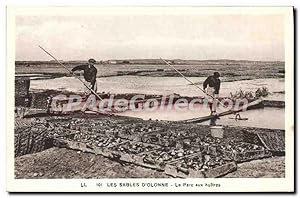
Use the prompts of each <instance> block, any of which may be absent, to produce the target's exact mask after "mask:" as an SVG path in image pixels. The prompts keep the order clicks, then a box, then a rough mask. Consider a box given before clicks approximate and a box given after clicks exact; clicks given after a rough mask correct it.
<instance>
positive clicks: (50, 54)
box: [39, 45, 103, 101]
mask: <svg viewBox="0 0 300 198" xmlns="http://www.w3.org/2000/svg"><path fill="white" fill-rule="evenodd" d="M39 48H41V50H43V51H44V52H45V53H46V54H48V55H49V56H50V57H51V58H53V59H54V60H55V61H56V62H57V63H58V64H60V65H61V66H63V68H65V69H66V70H67V71H68V72H70V73H71V74H72V75H73V76H74V77H75V78H77V79H78V80H80V82H82V84H83V85H84V86H85V87H86V88H88V89H89V90H90V91H91V92H92V93H93V94H94V95H95V96H96V97H97V98H98V99H99V100H101V101H102V100H103V99H102V98H101V97H100V96H99V95H98V94H97V93H96V92H95V91H94V90H93V89H91V88H90V87H89V86H88V85H86V84H85V82H84V81H83V80H81V79H80V78H79V77H78V76H77V75H76V74H74V73H73V72H72V71H71V70H69V69H68V68H67V67H66V66H65V65H64V64H62V63H61V62H60V61H59V60H57V59H56V58H55V57H54V56H52V54H50V53H49V52H48V51H47V50H45V49H44V48H43V47H42V46H40V45H39Z"/></svg>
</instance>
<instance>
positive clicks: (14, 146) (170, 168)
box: [6, 7, 294, 192]
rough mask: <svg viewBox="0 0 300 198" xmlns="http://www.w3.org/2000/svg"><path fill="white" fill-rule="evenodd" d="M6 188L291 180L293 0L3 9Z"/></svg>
mask: <svg viewBox="0 0 300 198" xmlns="http://www.w3.org/2000/svg"><path fill="white" fill-rule="evenodd" d="M7 91H8V92H7V130H6V135H7V191H9V192H293V191H294V21H293V7H8V8H7Z"/></svg>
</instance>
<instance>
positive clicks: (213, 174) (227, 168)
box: [204, 162, 237, 178]
mask: <svg viewBox="0 0 300 198" xmlns="http://www.w3.org/2000/svg"><path fill="white" fill-rule="evenodd" d="M236 170H237V164H236V162H230V163H227V164H224V165H222V166H218V167H216V168H213V169H208V170H207V171H205V172H204V175H205V177H206V178H217V177H221V176H224V175H226V174H228V173H231V172H233V171H236Z"/></svg>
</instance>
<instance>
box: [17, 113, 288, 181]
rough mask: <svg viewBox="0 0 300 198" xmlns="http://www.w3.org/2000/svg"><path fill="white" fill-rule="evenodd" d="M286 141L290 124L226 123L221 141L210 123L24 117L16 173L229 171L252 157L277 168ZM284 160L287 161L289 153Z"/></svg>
mask: <svg viewBox="0 0 300 198" xmlns="http://www.w3.org/2000/svg"><path fill="white" fill-rule="evenodd" d="M259 134H267V135H259ZM272 134H276V135H272ZM274 138H275V139H276V138H277V140H276V141H278V142H281V144H278V142H276V141H275V142H274ZM282 139H283V140H284V131H283V130H276V129H261V128H251V127H230V126H224V138H222V139H219V138H214V137H212V136H211V135H210V128H209V126H202V125H198V124H195V123H189V124H186V123H180V122H168V121H149V120H147V121H145V120H142V119H137V118H130V117H123V116H121V117H120V116H107V115H86V114H78V113H76V114H74V115H66V116H47V117H40V118H25V119H19V118H18V119H16V122H15V149H16V150H15V156H16V160H15V174H16V178H115V177H145V178H147V177H183V178H185V177H223V176H224V175H227V174H228V173H230V172H235V171H237V170H239V167H240V164H243V163H248V161H250V162H251V161H253V160H258V159H263V160H268V159H270V163H269V164H268V165H270V166H272V161H274V160H273V158H274V157H275V158H277V156H284V152H285V151H284V148H285V147H284V141H283V142H282ZM272 142H273V144H272ZM278 145H279V146H278ZM47 157H48V160H46V161H45V158H47ZM75 157H79V159H82V160H81V161H80V162H79V160H77V159H75ZM283 158H284V157H283ZM51 159H52V160H51ZM98 160H101V163H100V164H101V165H99V164H98V163H99V162H98ZM278 161H280V162H278ZM33 162H34V163H33ZM72 162H74V163H76V164H74V165H73V166H72V165H70V163H72ZM77 163H78V165H77ZM276 163H281V166H284V160H282V157H281V158H279V160H277V161H276ZM258 164H259V163H258ZM89 167H90V168H91V169H89ZM220 167H221V168H220ZM257 167H258V168H259V165H258V166H257ZM88 170H90V171H88ZM107 170H109V173H110V174H108V173H107V172H106V171H107ZM132 170H136V171H137V173H140V174H136V173H134V172H133V171H132ZM280 171H281V173H280V174H278V173H276V174H274V175H272V174H269V177H273V176H274V177H283V176H284V169H283V170H281V169H280ZM282 171H283V172H282ZM93 173H97V175H93ZM254 173H255V171H254V170H253V175H252V176H253V177H255V174H254ZM250 175H251V174H250ZM233 177H234V176H233ZM250 177H251V176H250Z"/></svg>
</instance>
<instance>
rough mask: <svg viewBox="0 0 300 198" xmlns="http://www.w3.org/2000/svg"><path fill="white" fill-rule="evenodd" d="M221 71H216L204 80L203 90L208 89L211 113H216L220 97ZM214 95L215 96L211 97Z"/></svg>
mask: <svg viewBox="0 0 300 198" xmlns="http://www.w3.org/2000/svg"><path fill="white" fill-rule="evenodd" d="M219 78H220V73H219V72H214V74H213V75H212V76H209V77H207V78H206V80H205V81H204V82H203V90H206V93H207V95H208V105H209V108H210V112H211V115H215V114H216V106H217V104H216V98H218V97H219V90H220V85H221V81H220V79H219ZM210 96H213V97H214V98H212V97H210Z"/></svg>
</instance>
